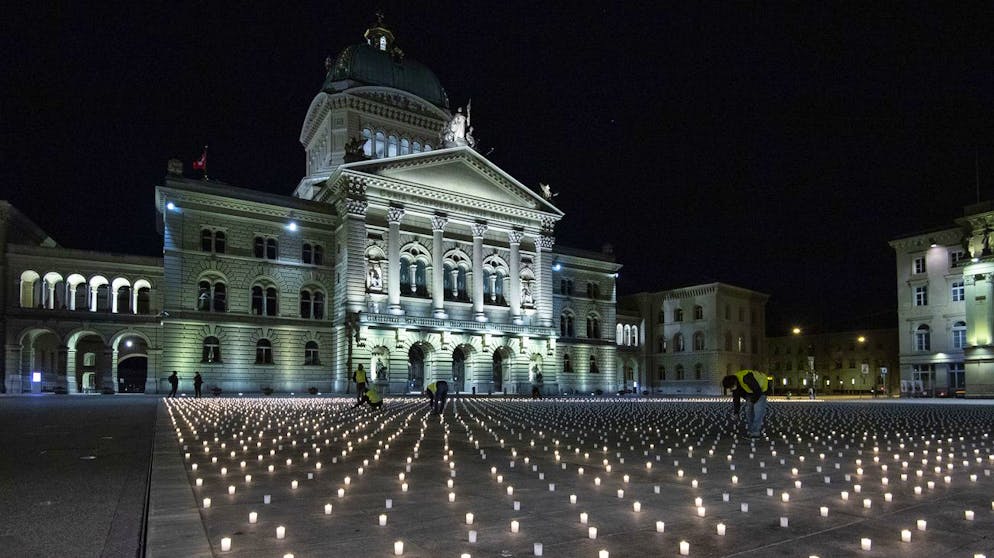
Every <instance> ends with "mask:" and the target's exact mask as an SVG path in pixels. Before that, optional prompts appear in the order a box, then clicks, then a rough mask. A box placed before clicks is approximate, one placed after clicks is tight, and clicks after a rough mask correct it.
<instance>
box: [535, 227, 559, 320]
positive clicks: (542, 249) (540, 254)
mask: <svg viewBox="0 0 994 558" xmlns="http://www.w3.org/2000/svg"><path fill="white" fill-rule="evenodd" d="M555 242H556V239H555V238H554V237H552V236H546V235H539V236H538V237H537V238H536V239H535V267H536V268H537V269H538V274H537V275H538V278H537V279H538V280H537V281H536V283H537V284H536V285H535V290H536V291H537V296H536V297H535V301H536V302H535V306H536V307H537V308H538V321H539V324H540V325H542V326H545V327H550V326H552V267H551V266H550V265H549V263H548V262H546V261H545V259H546V254H547V253H549V252H551V251H552V246H553V244H555Z"/></svg>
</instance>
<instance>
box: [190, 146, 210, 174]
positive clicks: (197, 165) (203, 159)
mask: <svg viewBox="0 0 994 558" xmlns="http://www.w3.org/2000/svg"><path fill="white" fill-rule="evenodd" d="M193 168H194V169H195V170H207V148H206V147H204V152H203V154H202V155H200V159H199V160H197V161H194V162H193Z"/></svg>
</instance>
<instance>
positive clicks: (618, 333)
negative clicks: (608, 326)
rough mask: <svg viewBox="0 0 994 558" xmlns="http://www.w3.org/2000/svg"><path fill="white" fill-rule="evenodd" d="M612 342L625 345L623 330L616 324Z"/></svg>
mask: <svg viewBox="0 0 994 558" xmlns="http://www.w3.org/2000/svg"><path fill="white" fill-rule="evenodd" d="M614 342H615V344H617V345H624V344H625V330H624V328H623V327H622V326H621V324H618V326H617V327H616V328H615V331H614Z"/></svg>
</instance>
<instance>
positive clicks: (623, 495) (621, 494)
mask: <svg viewBox="0 0 994 558" xmlns="http://www.w3.org/2000/svg"><path fill="white" fill-rule="evenodd" d="M624 497H625V491H624V490H618V498H624Z"/></svg>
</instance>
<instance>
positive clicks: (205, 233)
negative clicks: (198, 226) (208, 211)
mask: <svg viewBox="0 0 994 558" xmlns="http://www.w3.org/2000/svg"><path fill="white" fill-rule="evenodd" d="M200 250H201V251H202V252H211V251H213V250H214V231H212V230H210V229H202V230H201V231H200Z"/></svg>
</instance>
